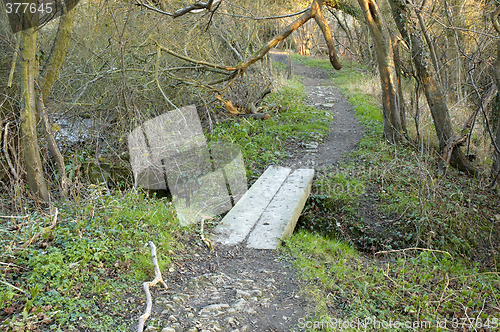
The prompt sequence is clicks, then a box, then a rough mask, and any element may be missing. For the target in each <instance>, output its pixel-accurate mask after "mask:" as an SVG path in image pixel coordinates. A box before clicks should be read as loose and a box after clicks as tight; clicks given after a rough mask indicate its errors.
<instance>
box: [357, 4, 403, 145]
mask: <svg viewBox="0 0 500 332" xmlns="http://www.w3.org/2000/svg"><path fill="white" fill-rule="evenodd" d="M358 1H359V5H360V6H361V9H362V10H363V13H364V17H365V20H366V23H367V25H368V27H369V29H370V33H371V35H372V38H373V41H374V46H375V53H376V56H377V63H378V67H379V72H380V84H381V86H382V106H383V115H384V136H385V139H386V140H387V141H389V142H391V143H397V142H399V141H401V140H402V138H403V137H404V132H405V130H406V128H404V127H403V121H402V119H401V114H402V113H403V114H404V112H401V108H402V107H404V103H403V102H402V100H400V95H399V93H398V80H397V75H396V68H395V63H394V54H393V47H392V42H391V38H390V36H389V33H388V32H387V31H384V24H383V21H382V16H381V13H380V10H379V8H378V6H377V3H376V2H375V0H358Z"/></svg>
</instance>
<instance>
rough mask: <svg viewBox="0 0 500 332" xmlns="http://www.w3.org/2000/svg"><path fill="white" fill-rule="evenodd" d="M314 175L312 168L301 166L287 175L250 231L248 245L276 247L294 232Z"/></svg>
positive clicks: (255, 247)
mask: <svg viewBox="0 0 500 332" xmlns="http://www.w3.org/2000/svg"><path fill="white" fill-rule="evenodd" d="M313 177H314V170H313V169H298V170H295V171H294V172H293V173H292V174H290V175H289V176H288V177H287V179H286V181H285V182H284V183H283V184H282V186H281V188H280V189H279V191H278V192H277V193H276V195H275V196H274V197H273V199H272V201H271V202H270V203H269V205H268V206H267V208H266V210H265V211H264V213H263V214H262V215H261V216H260V218H259V220H258V222H257V225H256V226H255V228H254V229H253V230H252V232H251V233H250V235H249V237H248V240H247V247H248V248H254V249H276V248H277V247H278V246H279V245H280V243H281V239H285V238H288V237H290V236H291V235H292V233H293V230H294V228H295V225H296V224H297V220H298V219H299V216H300V214H301V213H302V210H303V209H304V205H305V203H306V201H307V198H308V197H309V194H310V192H311V186H312V180H313Z"/></svg>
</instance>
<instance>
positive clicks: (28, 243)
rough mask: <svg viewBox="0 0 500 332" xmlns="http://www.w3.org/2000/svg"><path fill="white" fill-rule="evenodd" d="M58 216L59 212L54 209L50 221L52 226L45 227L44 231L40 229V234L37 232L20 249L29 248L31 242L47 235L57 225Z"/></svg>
mask: <svg viewBox="0 0 500 332" xmlns="http://www.w3.org/2000/svg"><path fill="white" fill-rule="evenodd" d="M58 214H59V210H57V208H56V212H55V213H54V219H53V220H52V224H51V225H50V226H49V227H45V228H44V229H42V230H41V231H40V232H38V233H37V234H35V235H34V236H33V237H32V238H31V240H29V241H28V242H26V243H24V244H23V245H22V246H21V248H20V249H24V248H26V247H28V246H30V245H31V244H32V243H33V242H35V240H36V239H38V238H39V237H40V236H42V235H43V234H45V233H48V232H49V231H51V230H53V229H54V228H55V227H56V225H57V215H58Z"/></svg>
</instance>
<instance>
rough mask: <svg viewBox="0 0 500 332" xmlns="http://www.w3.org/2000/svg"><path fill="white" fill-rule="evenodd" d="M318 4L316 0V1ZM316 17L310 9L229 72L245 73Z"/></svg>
mask: <svg viewBox="0 0 500 332" xmlns="http://www.w3.org/2000/svg"><path fill="white" fill-rule="evenodd" d="M315 2H316V0H315ZM313 17H314V12H313V7H312V6H311V7H309V8H308V9H307V10H306V11H305V12H304V14H302V16H300V17H299V18H298V19H296V20H295V21H294V22H293V23H292V24H290V25H289V26H287V27H286V28H285V30H283V31H282V32H281V33H280V34H278V35H276V36H274V37H273V38H271V40H269V41H268V42H267V44H265V45H264V46H262V47H261V48H260V50H258V51H257V52H256V53H255V54H254V55H252V56H251V57H250V58H248V59H247V60H246V61H245V62H243V63H242V64H240V65H238V66H236V67H230V68H227V69H228V70H242V71H245V70H246V69H247V68H248V67H249V66H251V65H253V64H254V63H256V62H257V61H259V60H260V59H262V58H263V57H264V56H265V55H266V54H267V52H269V51H270V50H271V48H273V47H274V46H276V45H277V44H278V43H279V42H280V41H283V40H284V39H285V38H287V37H288V36H289V35H290V34H292V32H294V31H295V30H297V29H298V28H300V27H301V26H303V25H304V24H305V23H306V22H307V21H309V20H310V19H311V18H313Z"/></svg>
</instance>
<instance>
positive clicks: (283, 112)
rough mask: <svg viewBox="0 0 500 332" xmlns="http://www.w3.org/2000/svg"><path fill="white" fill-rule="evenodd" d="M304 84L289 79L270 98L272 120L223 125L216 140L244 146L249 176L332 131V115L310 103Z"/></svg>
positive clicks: (268, 109)
mask: <svg viewBox="0 0 500 332" xmlns="http://www.w3.org/2000/svg"><path fill="white" fill-rule="evenodd" d="M306 98H307V95H306V93H305V91H304V86H303V85H302V84H301V83H300V82H298V81H294V80H291V81H288V82H287V83H286V84H285V85H284V86H283V87H282V89H281V90H280V91H277V92H273V93H272V94H270V95H269V96H267V97H266V103H267V105H268V107H267V108H266V109H265V111H266V112H268V113H269V114H270V115H271V118H270V119H268V120H265V121H263V120H258V119H243V120H240V121H228V122H224V123H221V124H219V125H218V126H217V127H216V128H215V130H214V132H213V134H212V137H211V140H212V142H217V143H221V142H230V143H233V144H237V145H239V146H240V148H241V151H242V153H243V158H244V160H245V164H246V167H247V175H248V176H249V177H250V178H255V177H257V176H258V175H260V174H261V173H262V172H263V170H264V169H265V168H267V167H268V166H269V165H272V164H276V163H278V161H279V160H282V159H284V158H287V157H289V156H290V155H291V153H292V152H293V149H292V148H291V147H294V146H296V144H299V143H303V142H310V141H316V142H321V141H322V140H323V137H324V136H325V135H326V134H327V133H328V130H329V128H330V124H331V122H332V120H333V119H332V116H331V114H330V113H329V112H327V111H320V110H317V109H315V108H313V107H310V106H307V105H306Z"/></svg>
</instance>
